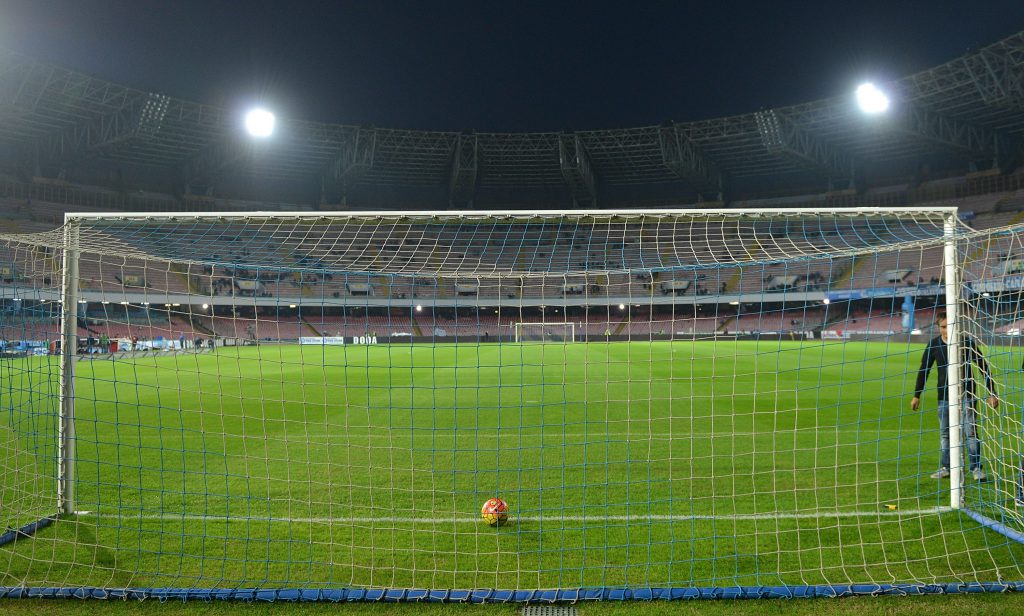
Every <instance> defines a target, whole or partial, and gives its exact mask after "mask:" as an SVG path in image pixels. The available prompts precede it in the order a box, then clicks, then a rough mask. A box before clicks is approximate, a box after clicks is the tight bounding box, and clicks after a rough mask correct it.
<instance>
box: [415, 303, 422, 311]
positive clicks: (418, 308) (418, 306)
mask: <svg viewBox="0 0 1024 616" xmlns="http://www.w3.org/2000/svg"><path fill="white" fill-rule="evenodd" d="M416 312H423V306H421V305H419V304H416Z"/></svg>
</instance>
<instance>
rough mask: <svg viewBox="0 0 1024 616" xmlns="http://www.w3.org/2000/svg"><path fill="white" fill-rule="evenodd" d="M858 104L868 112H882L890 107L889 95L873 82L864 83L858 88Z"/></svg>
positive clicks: (871, 113)
mask: <svg viewBox="0 0 1024 616" xmlns="http://www.w3.org/2000/svg"><path fill="white" fill-rule="evenodd" d="M857 104H858V105H860V110H861V111H863V112H864V113H866V114H869V115H874V114H877V113H882V112H884V111H885V110H887V109H888V108H889V97H888V96H886V95H885V92H882V91H881V90H879V89H878V88H877V87H875V84H873V83H864V84H861V85H860V86H859V87H858V88H857Z"/></svg>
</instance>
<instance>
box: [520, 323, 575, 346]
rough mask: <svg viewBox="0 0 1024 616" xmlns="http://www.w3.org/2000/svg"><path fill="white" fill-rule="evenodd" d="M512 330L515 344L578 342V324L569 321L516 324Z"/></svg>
mask: <svg viewBox="0 0 1024 616" xmlns="http://www.w3.org/2000/svg"><path fill="white" fill-rule="evenodd" d="M512 329H513V340H514V341H515V342H558V343H570V342H576V323H571V322H568V321H562V322H550V321H539V322H527V323H515V324H514V325H513V326H512Z"/></svg>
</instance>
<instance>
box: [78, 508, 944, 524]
mask: <svg viewBox="0 0 1024 616" xmlns="http://www.w3.org/2000/svg"><path fill="white" fill-rule="evenodd" d="M952 510H953V509H952V508H951V507H933V508H930V509H904V510H899V509H897V510H894V511H889V510H878V511H818V512H808V513H786V512H776V513H736V514H724V515H679V514H677V515H656V514H649V515H545V516H513V517H512V519H513V520H516V521H520V522H574V523H586V522H689V521H723V522H725V521H743V520H806V519H830V518H875V517H878V518H889V517H903V516H922V515H936V514H940V513H947V512H950V511H952ZM75 515H78V516H83V517H96V518H117V519H121V520H168V521H189V522H192V521H202V522H247V523H251V524H262V523H284V524H376V523H381V522H383V523H388V524H470V523H472V524H479V523H480V519H481V518H480V517H478V516H477V517H451V518H443V517H435V518H425V517H400V516H372V517H369V516H367V517H363V516H352V517H333V518H329V517H310V518H304V517H295V518H293V517H257V516H254V517H245V516H217V515H197V514H191V513H180V514H175V513H162V514H148V513H141V514H140V513H135V512H134V511H132V510H125V512H124V513H123V514H122V513H116V512H98V511H76V512H75Z"/></svg>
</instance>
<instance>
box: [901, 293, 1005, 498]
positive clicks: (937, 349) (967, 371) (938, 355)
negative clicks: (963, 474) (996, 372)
mask: <svg viewBox="0 0 1024 616" xmlns="http://www.w3.org/2000/svg"><path fill="white" fill-rule="evenodd" d="M935 324H936V325H937V326H938V328H939V335H938V336H936V337H934V338H932V339H931V340H930V341H929V342H928V346H927V347H925V350H924V353H923V354H922V355H921V367H920V368H919V369H918V371H917V384H916V385H915V386H914V397H913V398H912V399H911V400H910V408H911V409H913V410H915V411H916V410H917V409H918V408H919V407H920V406H921V392H922V391H923V390H924V384H925V381H927V380H928V372H929V370H931V367H932V364H937V368H938V370H937V374H936V380H937V381H938V383H937V385H938V387H937V389H938V394H939V408H938V411H939V444H940V450H941V458H942V459H941V462H940V466H939V470H937V471H935V472H934V473H932V475H931V477H932V478H933V479H945V478H946V477H949V465H950V460H949V458H950V455H949V387H948V383H947V382H946V379H947V376H948V371H947V368H948V366H949V328H948V326H949V321H948V320H947V318H946V314H945V313H941V312H940V313H939V315H938V318H937V319H936V320H935ZM960 340H961V342H960V352H961V353H962V357H963V359H964V360H965V361H964V362H963V364H962V365H963V367H964V373H963V378H962V381H963V388H962V390H961V391H962V393H961V394H960V395H961V398H960V402H961V405H960V406H961V411H960V426H961V429H962V431H963V432H962V433H963V440H964V442H965V443H966V445H967V462H968V467H969V469H970V471H971V474H972V475H973V477H974V480H975V481H985V480H986V479H987V477H986V476H985V471H984V469H982V464H981V439H980V438H978V421H977V409H976V408H975V406H976V404H977V400H978V398H977V396H976V394H975V387H976V385H975V382H974V367H975V366H977V367H978V370H980V371H981V373H982V374H983V375H984V376H985V388H986V389H988V405H989V406H991V407H992V408H993V409H995V408H999V398H998V397H996V384H995V382H994V381H993V380H992V372H991V370H989V366H988V362H987V361H985V357H984V356H983V355H982V354H981V351H980V350H979V349H978V343H977V342H976V341H975V340H974V338H973V337H972V336H971V335H970V334H966V333H963V334H961V335H960Z"/></svg>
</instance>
